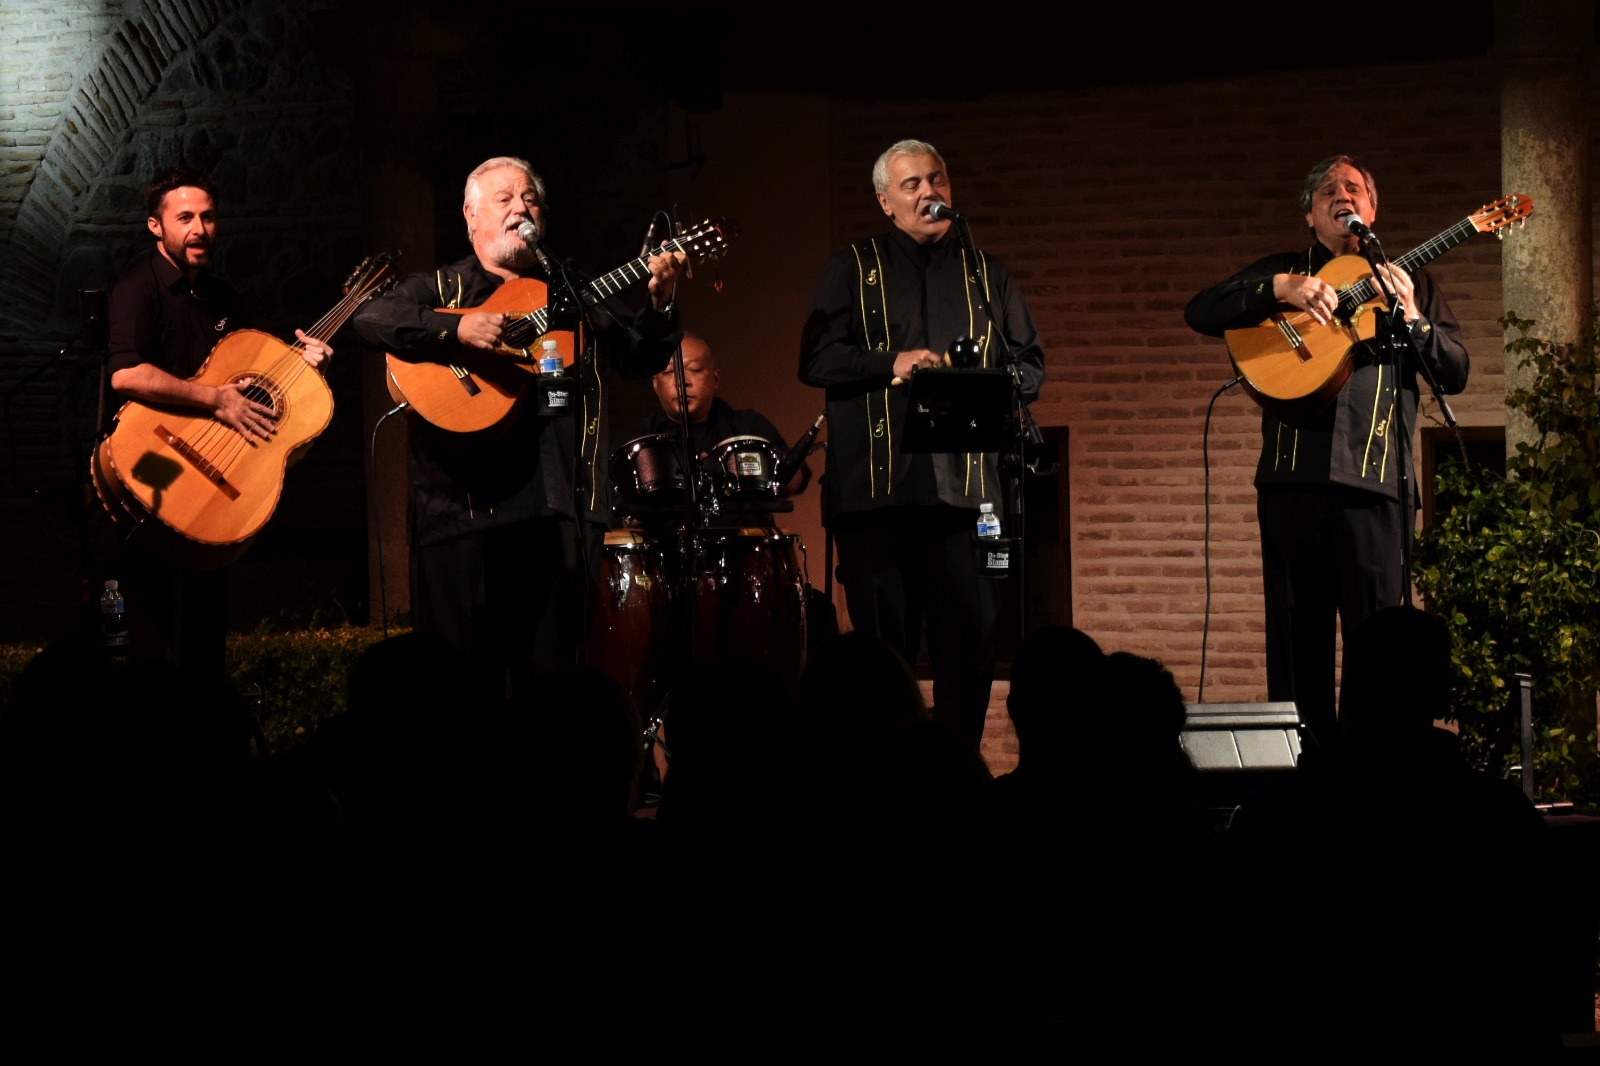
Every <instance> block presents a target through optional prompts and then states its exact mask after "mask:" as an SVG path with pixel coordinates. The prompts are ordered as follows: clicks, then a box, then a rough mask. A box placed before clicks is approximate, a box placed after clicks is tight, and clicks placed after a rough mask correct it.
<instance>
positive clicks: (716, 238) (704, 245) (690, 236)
mask: <svg viewBox="0 0 1600 1066" xmlns="http://www.w3.org/2000/svg"><path fill="white" fill-rule="evenodd" d="M743 232H744V231H743V230H741V229H740V228H739V223H737V222H734V221H732V220H731V219H725V218H722V219H717V220H716V221H715V222H713V221H712V220H711V219H709V218H708V219H706V220H705V221H704V222H702V223H700V224H699V225H698V226H696V227H695V228H694V229H692V230H690V231H688V232H687V233H683V234H680V235H679V236H678V237H677V239H676V240H675V241H674V242H673V243H674V244H676V245H677V247H678V250H679V251H681V252H684V253H686V254H687V255H688V256H689V258H691V259H715V258H717V257H718V256H720V255H722V254H723V253H725V252H726V251H727V250H728V244H729V242H731V241H736V240H738V239H739V236H740V234H741V233H743Z"/></svg>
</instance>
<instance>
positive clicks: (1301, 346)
mask: <svg viewBox="0 0 1600 1066" xmlns="http://www.w3.org/2000/svg"><path fill="white" fill-rule="evenodd" d="M1272 321H1273V322H1274V323H1276V324H1277V327H1278V332H1279V333H1282V334H1283V339H1284V340H1285V341H1287V342H1288V344H1289V347H1290V348H1292V349H1294V353H1295V354H1296V355H1298V356H1299V357H1300V361H1301V362H1302V363H1309V362H1311V349H1309V348H1307V347H1306V342H1305V338H1304V337H1302V336H1300V331H1299V330H1297V329H1295V328H1294V323H1292V322H1290V321H1289V320H1288V319H1286V318H1284V317H1283V316H1282V315H1274V316H1273V318H1272Z"/></svg>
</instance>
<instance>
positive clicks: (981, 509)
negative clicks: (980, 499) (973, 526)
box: [978, 503, 1000, 540]
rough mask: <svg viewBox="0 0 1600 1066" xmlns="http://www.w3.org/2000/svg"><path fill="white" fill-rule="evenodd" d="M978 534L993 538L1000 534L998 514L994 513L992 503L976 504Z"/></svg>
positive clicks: (985, 537)
mask: <svg viewBox="0 0 1600 1066" xmlns="http://www.w3.org/2000/svg"><path fill="white" fill-rule="evenodd" d="M978 536H979V537H981V538H983V539H984V540H994V539H995V538H997V537H999V536H1000V516H999V515H997V514H995V513H994V504H992V503H980V504H978Z"/></svg>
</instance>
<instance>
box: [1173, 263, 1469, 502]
mask: <svg viewBox="0 0 1600 1066" xmlns="http://www.w3.org/2000/svg"><path fill="white" fill-rule="evenodd" d="M1333 258H1334V256H1333V253H1332V252H1331V251H1330V250H1329V249H1328V248H1327V247H1326V246H1324V245H1323V244H1321V243H1314V244H1313V245H1312V247H1311V248H1310V249H1309V250H1308V251H1303V252H1282V253H1279V254H1276V255H1269V256H1266V257H1264V258H1262V259H1258V260H1256V261H1255V262H1254V263H1251V264H1250V265H1249V266H1247V267H1245V268H1244V269H1243V270H1241V271H1239V272H1238V273H1237V274H1234V275H1233V276H1232V277H1229V278H1227V279H1226V280H1224V281H1220V282H1218V283H1217V284H1215V285H1213V286H1211V287H1209V288H1207V289H1204V290H1202V291H1201V292H1200V293H1198V294H1197V295H1196V296H1195V297H1194V298H1193V299H1192V300H1190V301H1189V305H1188V307H1187V308H1185V310H1184V321H1186V322H1187V323H1188V324H1189V327H1190V328H1191V329H1193V330H1195V331H1196V332H1198V333H1203V334H1205V335H1207V336H1211V337H1220V336H1222V335H1223V334H1224V333H1225V332H1226V331H1227V330H1230V329H1242V328H1245V327H1248V326H1253V325H1257V324H1259V323H1261V322H1262V321H1264V320H1265V319H1266V318H1267V317H1268V316H1269V315H1270V314H1271V313H1272V312H1273V311H1274V310H1275V309H1276V308H1277V307H1279V306H1280V305H1279V302H1278V300H1277V299H1276V297H1274V296H1273V294H1272V278H1273V276H1274V275H1277V274H1316V273H1318V272H1320V271H1321V270H1322V268H1323V267H1325V266H1326V265H1327V264H1328V263H1329V261H1331V260H1332V259H1333ZM1411 277H1412V281H1413V283H1414V285H1415V289H1416V305H1417V310H1418V311H1419V312H1421V314H1422V318H1421V319H1419V320H1418V321H1417V322H1416V323H1414V324H1413V326H1412V328H1411V329H1410V330H1402V331H1401V332H1400V335H1399V337H1398V338H1396V341H1397V343H1398V347H1399V350H1400V351H1401V353H1402V356H1403V358H1402V361H1401V366H1400V370H1399V373H1398V382H1397V375H1396V372H1395V368H1394V366H1393V365H1392V360H1390V359H1386V358H1381V357H1380V354H1379V353H1380V347H1381V345H1382V344H1383V342H1384V341H1385V340H1386V339H1387V338H1388V334H1389V330H1388V316H1387V315H1386V314H1383V313H1379V314H1378V317H1377V333H1376V335H1375V336H1374V338H1373V339H1372V340H1370V341H1365V342H1362V343H1361V344H1359V345H1357V346H1356V348H1355V350H1354V351H1353V352H1352V355H1351V371H1350V377H1349V380H1348V381H1346V382H1345V385H1344V387H1343V389H1341V390H1340V392H1339V394H1338V395H1337V396H1336V397H1335V398H1334V400H1333V401H1332V402H1331V403H1329V404H1328V405H1327V406H1325V407H1323V408H1322V409H1320V410H1317V411H1315V412H1314V413H1309V414H1304V415H1300V414H1295V415H1284V414H1283V413H1282V412H1279V411H1276V410H1273V409H1269V408H1265V407H1264V408H1263V409H1262V414H1261V435H1262V442H1261V459H1260V461H1259V462H1258V463H1257V465H1256V476H1255V483H1256V484H1257V485H1258V486H1259V485H1274V484H1301V485H1304V484H1333V485H1343V486H1346V487H1349V488H1355V489H1362V490H1365V491H1368V492H1374V493H1378V494H1380V495H1384V496H1388V497H1391V498H1398V496H1399V465H1398V464H1399V463H1400V462H1401V460H1402V458H1403V457H1404V456H1405V454H1406V452H1407V451H1408V450H1409V448H1408V447H1402V446H1401V444H1402V442H1398V441H1396V440H1394V434H1393V433H1391V432H1390V430H1391V427H1392V426H1393V425H1394V421H1395V413H1396V412H1395V396H1396V392H1397V389H1396V385H1397V383H1398V386H1399V388H1398V394H1399V396H1400V397H1401V398H1402V403H1403V405H1404V406H1403V407H1402V408H1401V410H1402V412H1403V415H1404V419H1405V421H1404V423H1403V425H1404V426H1406V427H1407V428H1408V429H1412V430H1414V429H1415V428H1416V420H1417V395H1418V391H1417V390H1418V380H1417V367H1418V365H1419V363H1420V364H1421V365H1425V366H1427V367H1428V368H1429V369H1430V370H1432V372H1433V375H1434V379H1435V380H1436V381H1437V383H1438V386H1439V391H1440V392H1441V393H1443V394H1445V395H1447V396H1452V395H1455V394H1456V393H1459V392H1461V391H1463V390H1464V389H1465V388H1466V387H1467V373H1468V370H1469V368H1470V361H1469V359H1468V356H1467V349H1466V346H1465V345H1463V344H1462V342H1461V327H1460V324H1459V323H1458V322H1457V321H1456V317H1455V314H1454V313H1453V312H1452V311H1451V310H1450V304H1449V302H1448V301H1447V300H1446V299H1445V297H1444V294H1443V293H1442V292H1440V291H1439V288H1438V286H1437V285H1436V284H1435V283H1434V280H1433V277H1432V276H1431V275H1430V274H1429V273H1428V271H1427V270H1425V269H1418V270H1416V271H1414V272H1413V273H1412V275H1411ZM1287 418H1292V419H1293V421H1288V420H1286V419H1287Z"/></svg>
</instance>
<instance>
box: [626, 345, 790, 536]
mask: <svg viewBox="0 0 1600 1066" xmlns="http://www.w3.org/2000/svg"><path fill="white" fill-rule="evenodd" d="M682 353H683V394H682V396H680V395H679V389H678V375H677V369H676V367H675V366H674V364H673V363H672V362H671V361H669V362H668V363H667V365H666V366H665V367H663V368H662V370H661V371H660V372H659V373H657V374H656V375H655V377H654V378H652V379H651V385H652V387H653V388H654V389H655V394H656V399H657V400H658V401H660V405H661V406H660V410H658V411H656V412H654V413H653V414H651V415H650V417H649V418H647V419H645V420H644V421H643V422H642V423H640V424H639V425H637V426H635V427H634V428H633V431H632V432H631V433H630V434H629V435H628V436H627V437H625V438H623V442H622V444H621V446H620V447H619V448H618V449H616V450H615V451H614V452H613V456H614V457H615V459H616V461H615V462H614V464H613V466H614V468H620V469H614V470H613V478H614V480H616V481H617V482H618V485H617V489H618V498H619V501H620V502H619V504H618V506H619V510H620V511H621V512H625V513H624V514H623V515H622V517H624V518H627V519H629V520H630V521H629V523H628V524H630V525H634V524H636V525H643V526H645V527H653V526H656V525H658V522H657V521H656V520H655V519H657V518H662V517H664V518H665V519H666V520H667V521H668V523H669V524H670V522H671V521H672V520H673V519H675V518H677V517H681V515H675V514H673V513H672V511H673V508H672V506H671V505H672V504H673V503H679V504H681V499H682V497H681V495H680V494H679V493H681V491H682V484H681V481H682V479H684V478H699V479H700V480H701V481H703V482H704V488H705V490H706V492H707V493H709V494H710V495H711V496H712V497H713V498H714V500H715V502H714V503H712V502H711V501H703V507H706V506H710V507H713V508H715V510H714V511H713V512H712V513H711V514H709V515H708V517H709V518H710V519H711V521H712V522H713V523H714V524H716V525H719V526H757V525H759V526H770V525H772V524H773V518H772V511H773V509H772V508H771V507H770V506H768V507H762V506H761V504H762V502H763V499H762V498H763V497H766V496H769V495H770V497H771V498H774V499H775V498H778V497H786V496H793V495H796V494H798V493H800V492H802V491H803V490H804V489H805V487H806V486H807V484H809V483H810V481H811V467H810V464H809V463H805V462H801V463H800V465H799V467H798V468H797V469H796V470H794V472H793V474H792V475H791V476H790V477H789V478H788V483H787V484H784V485H773V486H772V487H771V489H770V492H769V491H768V490H767V489H766V488H764V487H763V486H762V484H761V483H763V482H770V481H771V480H772V479H773V478H774V477H775V476H776V474H777V472H778V471H777V467H778V466H779V465H781V464H782V461H783V460H784V458H785V457H787V456H788V454H789V446H788V444H787V443H786V442H785V441H784V439H783V434H782V433H780V432H778V428H777V427H776V426H774V425H773V424H772V422H771V421H770V420H769V419H768V418H767V417H766V416H765V415H763V414H762V413H761V412H759V411H756V410H753V409H749V408H745V409H739V408H735V407H734V406H733V405H732V404H730V403H728V401H726V400H724V399H722V398H721V397H719V396H718V395H717V388H718V386H719V385H720V384H721V375H719V374H718V372H717V360H716V356H715V355H714V354H713V352H712V350H711V345H709V344H708V343H706V340H705V338H704V337H701V336H699V335H698V334H696V333H693V332H689V331H685V332H684V334H683V350H682ZM685 409H687V412H688V416H689V422H688V425H689V448H690V451H691V452H692V455H691V456H689V469H688V470H687V471H683V470H682V469H680V466H679V464H680V463H681V462H682V458H681V457H682V450H681V449H682V436H683V430H682V423H681V418H680V415H681V414H682V413H683V411H684V410H685ZM630 452H631V453H632V454H629V453H630ZM669 452H670V454H668V453H669ZM619 453H621V454H619ZM640 464H643V465H644V466H646V467H647V469H650V470H656V471H662V470H663V468H667V469H670V471H671V473H672V474H673V475H676V476H677V481H678V483H676V484H674V483H672V479H670V478H667V477H662V476H656V477H649V476H646V478H645V481H644V484H643V485H642V486H641V485H640V484H639V481H638V478H639V473H638V471H637V470H636V469H635V467H637V466H639V465H640ZM661 489H665V490H666V491H658V490H661ZM641 497H643V498H645V500H646V501H647V502H648V503H649V504H650V505H649V506H638V505H637V504H638V501H639V500H640V498H641ZM630 502H632V503H634V504H635V506H634V507H633V511H632V512H631V513H628V512H629V507H630ZM741 504H749V506H741Z"/></svg>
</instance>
